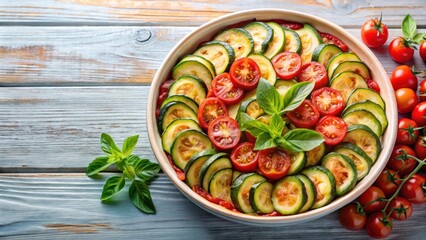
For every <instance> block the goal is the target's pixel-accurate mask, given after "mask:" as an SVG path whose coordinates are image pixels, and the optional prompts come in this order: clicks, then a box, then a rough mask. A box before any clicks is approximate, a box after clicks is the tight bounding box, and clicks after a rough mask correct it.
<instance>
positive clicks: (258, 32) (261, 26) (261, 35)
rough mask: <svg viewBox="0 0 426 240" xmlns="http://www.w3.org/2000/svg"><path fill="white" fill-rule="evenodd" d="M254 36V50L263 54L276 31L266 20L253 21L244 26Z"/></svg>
mask: <svg viewBox="0 0 426 240" xmlns="http://www.w3.org/2000/svg"><path fill="white" fill-rule="evenodd" d="M243 28H244V29H245V30H246V31H247V32H249V33H250V35H251V37H252V38H253V44H254V46H253V52H254V53H259V54H262V53H263V52H264V51H265V50H266V48H267V47H268V45H269V43H270V42H271V41H272V38H273V36H274V31H273V30H272V28H271V27H269V26H268V25H267V24H266V23H264V22H251V23H249V24H247V25H245V26H244V27H243Z"/></svg>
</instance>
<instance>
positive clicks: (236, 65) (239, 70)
mask: <svg viewBox="0 0 426 240" xmlns="http://www.w3.org/2000/svg"><path fill="white" fill-rule="evenodd" d="M229 75H230V77H231V81H232V83H233V84H234V86H236V87H239V88H242V89H244V90H247V91H249V90H253V89H255V88H256V86H257V83H258V82H259V79H260V76H261V75H260V69H259V66H258V65H257V63H256V62H255V61H254V60H253V59H250V58H248V57H242V58H239V59H237V60H235V61H234V62H233V63H232V65H231V68H230V70H229Z"/></svg>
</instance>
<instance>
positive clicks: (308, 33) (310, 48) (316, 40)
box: [296, 23, 322, 64]
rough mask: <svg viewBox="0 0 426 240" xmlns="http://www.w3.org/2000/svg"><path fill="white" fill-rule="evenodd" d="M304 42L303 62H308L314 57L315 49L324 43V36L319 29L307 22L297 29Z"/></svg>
mask: <svg viewBox="0 0 426 240" xmlns="http://www.w3.org/2000/svg"><path fill="white" fill-rule="evenodd" d="M296 32H297V34H299V37H300V40H301V42H302V54H301V55H300V57H301V58H302V64H305V63H308V62H310V61H311V59H312V53H313V52H314V49H315V48H316V47H317V46H318V45H320V44H321V43H322V38H321V36H320V35H319V34H318V31H317V30H316V29H315V28H314V27H313V26H312V25H310V24H307V23H305V24H304V25H303V28H301V29H298V30H296Z"/></svg>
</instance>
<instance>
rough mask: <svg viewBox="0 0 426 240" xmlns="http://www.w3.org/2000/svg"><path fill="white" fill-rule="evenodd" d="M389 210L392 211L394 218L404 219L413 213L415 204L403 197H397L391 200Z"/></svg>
mask: <svg viewBox="0 0 426 240" xmlns="http://www.w3.org/2000/svg"><path fill="white" fill-rule="evenodd" d="M391 211H392V212H391ZM387 212H388V213H389V212H391V215H390V216H391V218H392V219H395V220H399V221H404V220H407V219H408V218H410V217H411V214H413V205H412V204H411V202H410V201H408V200H407V199H405V198H403V197H396V198H394V199H393V200H392V201H391V202H390V204H389V206H388V209H387Z"/></svg>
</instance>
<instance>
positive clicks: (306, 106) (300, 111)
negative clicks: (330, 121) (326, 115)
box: [287, 99, 320, 128]
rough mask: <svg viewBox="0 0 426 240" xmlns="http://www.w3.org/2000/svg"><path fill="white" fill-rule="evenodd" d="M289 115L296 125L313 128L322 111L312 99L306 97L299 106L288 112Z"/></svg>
mask: <svg viewBox="0 0 426 240" xmlns="http://www.w3.org/2000/svg"><path fill="white" fill-rule="evenodd" d="M287 117H288V118H289V119H290V121H291V123H293V124H294V125H295V126H296V127H299V128H312V127H313V126H315V124H316V123H317V122H318V120H319V118H320V113H319V111H318V109H317V108H316V107H315V106H314V105H313V104H312V102H311V101H310V100H306V99H305V100H303V102H302V104H300V106H299V107H297V108H296V109H294V110H293V111H290V112H287Z"/></svg>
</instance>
